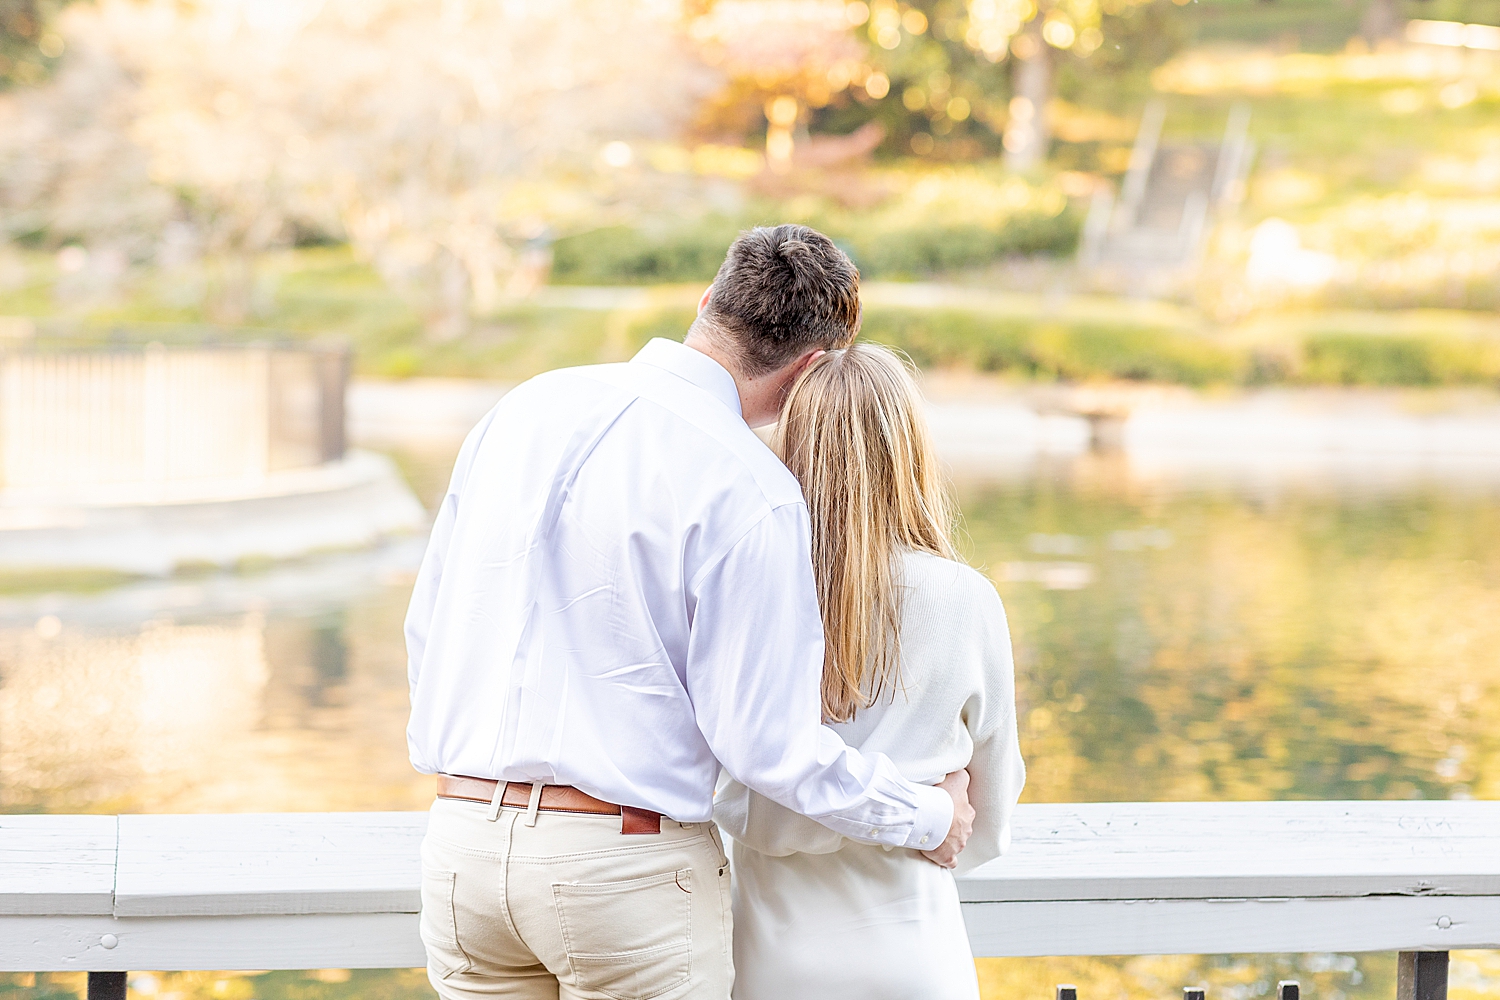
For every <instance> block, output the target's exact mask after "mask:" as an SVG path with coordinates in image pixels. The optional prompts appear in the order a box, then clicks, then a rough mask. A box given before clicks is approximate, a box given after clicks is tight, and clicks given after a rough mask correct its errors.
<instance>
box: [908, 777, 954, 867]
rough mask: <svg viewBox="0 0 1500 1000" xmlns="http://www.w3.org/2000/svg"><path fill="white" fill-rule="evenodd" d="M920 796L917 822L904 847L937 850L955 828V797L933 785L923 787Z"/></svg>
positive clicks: (913, 825)
mask: <svg viewBox="0 0 1500 1000" xmlns="http://www.w3.org/2000/svg"><path fill="white" fill-rule="evenodd" d="M919 796H920V797H919V798H918V800H917V819H916V822H915V823H913V824H912V828H911V836H910V837H909V838H908V839H907V841H906V843H905V844H904V845H902V846H904V847H910V848H913V849H914V850H918V851H931V850H935V849H936V848H937V846H938V845H939V844H941V843H942V842H943V841H944V840H947V839H948V830H949V829H950V828H951V827H952V826H953V796H951V795H949V794H948V793H947V792H945V791H943V790H942V789H941V788H935V787H933V786H931V785H922V786H921V790H920V792H919Z"/></svg>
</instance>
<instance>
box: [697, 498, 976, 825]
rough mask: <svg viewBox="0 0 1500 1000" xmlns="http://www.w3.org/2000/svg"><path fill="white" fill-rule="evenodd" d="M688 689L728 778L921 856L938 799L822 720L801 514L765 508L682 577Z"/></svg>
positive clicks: (949, 813) (819, 646)
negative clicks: (688, 616) (688, 624)
mask: <svg viewBox="0 0 1500 1000" xmlns="http://www.w3.org/2000/svg"><path fill="white" fill-rule="evenodd" d="M689 590H690V594H689V600H690V611H691V613H692V628H691V636H690V639H689V642H688V655H687V686H688V692H689V694H690V696H691V697H692V700H693V709H694V713H695V715H696V717H697V722H698V726H699V729H700V730H701V731H702V733H703V735H704V738H705V739H706V740H707V741H708V745H709V747H710V748H711V749H712V750H713V752H714V755H715V756H716V757H717V758H718V759H719V762H720V763H721V764H722V765H723V766H724V769H725V770H726V771H727V772H728V773H729V775H730V776H731V777H732V778H734V779H735V780H737V781H739V782H740V783H742V784H743V785H745V786H746V787H747V788H750V789H753V790H754V791H757V792H759V793H760V794H762V795H764V796H765V797H766V798H768V799H770V800H772V801H773V802H778V803H780V804H781V805H783V806H786V807H787V808H788V809H791V810H793V811H795V812H798V813H801V814H802V815H804V816H807V817H809V818H811V819H815V820H817V821H818V822H819V823H822V824H823V825H824V826H826V827H828V828H829V829H831V830H834V831H835V832H837V833H841V834H843V835H844V836H846V837H849V838H851V839H854V840H859V841H863V842H865V843H880V844H887V845H890V846H892V847H911V848H915V849H917V850H930V849H932V848H935V847H937V846H938V844H940V843H942V841H943V839H944V838H945V837H947V835H948V828H949V827H950V826H951V825H952V823H953V800H952V799H951V798H950V797H949V796H948V793H947V792H945V791H943V790H942V789H940V788H934V787H932V786H930V785H920V784H916V783H914V782H910V781H907V780H906V779H905V778H903V777H901V774H900V773H899V772H898V771H897V770H896V767H895V765H894V764H892V763H891V761H890V760H889V759H888V758H887V757H886V756H885V755H884V754H860V753H859V752H858V751H856V750H854V749H853V748H851V747H849V746H847V745H846V744H845V743H844V741H843V740H841V739H840V738H839V736H838V734H837V733H835V732H834V731H833V730H832V729H830V728H828V727H827V726H824V725H822V724H821V716H822V699H821V695H820V686H821V680H822V674H823V655H824V647H823V627H822V621H821V618H820V615H819V613H818V597H817V589H816V585H815V583H814V580H813V575H812V560H811V556H810V548H809V527H808V522H807V508H806V507H805V506H803V505H801V504H788V505H783V506H780V507H776V508H774V509H772V510H770V511H769V512H768V513H767V514H766V515H765V516H763V517H762V518H761V519H760V520H759V521H757V522H756V524H755V525H754V526H752V527H751V528H750V529H749V530H748V531H747V532H746V533H745V534H744V535H743V536H741V537H740V539H739V540H738V541H737V542H736V543H735V544H734V545H733V546H732V547H731V548H730V549H729V551H728V552H727V553H726V554H725V555H724V556H723V557H722V558H721V559H718V560H717V561H715V562H713V563H711V564H710V565H709V566H708V568H707V569H705V570H703V571H702V572H701V573H700V574H699V576H698V578H696V579H694V580H692V581H690V586H689Z"/></svg>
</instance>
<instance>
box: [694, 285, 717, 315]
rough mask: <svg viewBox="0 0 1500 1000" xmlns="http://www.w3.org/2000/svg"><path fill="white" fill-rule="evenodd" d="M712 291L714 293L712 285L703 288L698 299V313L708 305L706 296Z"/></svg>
mask: <svg viewBox="0 0 1500 1000" xmlns="http://www.w3.org/2000/svg"><path fill="white" fill-rule="evenodd" d="M713 293H714V289H713V286H712V285H710V286H709V287H707V288H705V289H703V297H702V298H701V299H699V300H698V312H699V313H700V314H701V313H702V312H703V310H704V309H705V308H706V307H707V306H708V297H709V296H710V295H712V294H713Z"/></svg>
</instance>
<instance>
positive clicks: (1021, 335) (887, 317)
mask: <svg viewBox="0 0 1500 1000" xmlns="http://www.w3.org/2000/svg"><path fill="white" fill-rule="evenodd" d="M863 336H864V337H865V338H866V339H868V340H873V341H877V342H879V343H882V344H889V345H891V346H892V347H899V348H900V349H901V350H903V351H905V352H906V353H907V354H909V355H911V357H912V360H913V361H915V362H916V363H917V364H918V365H920V366H922V367H938V368H944V367H958V368H971V369H975V370H978V371H985V372H1013V373H1016V374H1021V375H1025V376H1027V377H1030V378H1045V379H1077V380H1083V379H1100V378H1114V379H1131V380H1139V381H1155V382H1176V383H1181V384H1184V385H1207V384H1210V383H1217V382H1233V381H1237V380H1238V379H1239V376H1240V372H1241V370H1242V369H1243V367H1244V359H1243V358H1242V357H1241V356H1240V355H1239V354H1238V352H1235V351H1232V350H1229V349H1227V348H1224V347H1221V346H1219V345H1217V344H1215V343H1213V342H1212V341H1209V340H1208V339H1206V338H1204V337H1201V336H1199V335H1196V334H1190V333H1183V332H1178V331H1166V330H1161V329H1157V328H1152V327H1145V326H1136V325H1130V324H1118V325H1105V324H1101V323H1096V322H1078V321H1072V322H1059V321H1048V320H1037V319H1034V318H1030V317H1022V316H1005V315H997V314H994V313H984V312H977V311H970V310H961V309H936V310H930V309H872V310H869V311H867V312H866V314H865V322H864V330H863Z"/></svg>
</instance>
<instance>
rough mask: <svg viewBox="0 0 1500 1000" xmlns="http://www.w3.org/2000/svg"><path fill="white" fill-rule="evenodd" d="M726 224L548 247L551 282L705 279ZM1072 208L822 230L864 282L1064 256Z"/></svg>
mask: <svg viewBox="0 0 1500 1000" xmlns="http://www.w3.org/2000/svg"><path fill="white" fill-rule="evenodd" d="M751 224H752V223H748V222H746V223H743V224H742V223H740V222H736V221H733V220H729V219H724V218H714V219H707V220H702V221H700V222H697V223H695V224H693V225H690V226H685V227H682V228H678V229H670V230H665V231H661V232H651V231H645V230H640V229H633V228H630V227H628V226H611V227H609V228H606V229H595V230H592V231H590V232H586V233H579V234H577V235H574V236H566V237H563V238H562V239H559V240H558V241H557V242H556V243H554V244H553V245H552V281H553V282H554V283H556V284H564V285H622V284H624V285H637V284H666V283H671V282H678V281H708V280H710V279H711V278H713V276H714V274H715V273H716V272H717V271H718V269H719V264H720V263H721V262H722V261H723V260H724V250H725V248H727V247H728V246H729V244H730V243H732V242H733V241H734V238H735V237H736V236H737V235H738V234H739V233H740V231H741V230H742V229H744V228H747V227H748V226H749V225H751ZM1081 224H1082V223H1081V219H1080V218H1079V216H1078V213H1077V212H1076V211H1074V210H1072V209H1069V210H1066V211H1064V212H1062V213H1061V214H1059V215H1046V214H1044V213H1041V212H1021V213H1018V214H1016V215H1013V216H1011V217H1010V218H1008V219H1007V220H1006V221H1005V224H1004V225H1001V226H998V227H986V226H972V225H932V226H927V227H920V228H901V229H893V228H880V229H869V230H864V229H859V230H843V229H840V228H839V227H837V226H820V228H823V229H824V230H825V231H826V232H828V234H829V235H830V236H831V237H833V239H834V241H835V242H836V243H838V244H839V246H840V247H842V248H843V249H844V251H845V252H846V253H848V254H849V256H850V257H852V258H853V259H854V262H855V263H856V264H858V265H859V269H860V273H861V274H862V275H864V277H866V278H917V277H931V276H933V275H938V274H943V273H946V272H950V271H960V270H965V269H969V268H976V267H983V266H985V265H987V264H990V263H993V262H994V261H995V260H997V259H999V258H1001V257H1005V256H1009V255H1013V254H1024V255H1035V254H1047V255H1066V254H1070V253H1072V252H1073V250H1074V249H1075V248H1076V247H1077V245H1078V234H1079V229H1080V226H1081Z"/></svg>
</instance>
